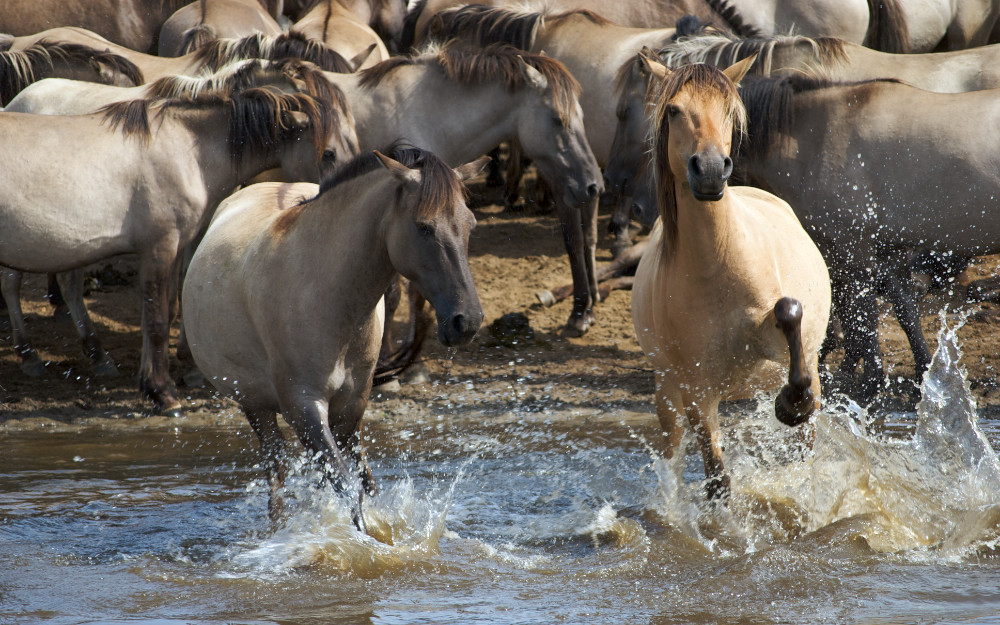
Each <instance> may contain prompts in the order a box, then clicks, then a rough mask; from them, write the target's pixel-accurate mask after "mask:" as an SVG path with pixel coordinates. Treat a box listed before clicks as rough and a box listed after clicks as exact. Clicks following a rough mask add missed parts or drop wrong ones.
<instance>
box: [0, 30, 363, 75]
mask: <svg viewBox="0 0 1000 625" xmlns="http://www.w3.org/2000/svg"><path fill="white" fill-rule="evenodd" d="M39 42H54V43H73V44H79V45H82V46H87V47H88V48H94V49H96V50H103V51H105V52H106V53H109V54H114V55H117V56H118V57H122V58H123V59H125V60H126V61H127V62H129V63H130V64H131V65H133V66H135V67H137V68H138V73H139V79H138V81H137V82H136V83H135V84H141V83H142V82H146V81H149V82H151V81H154V80H157V79H159V78H164V77H166V76H192V75H196V74H200V73H203V72H214V71H217V70H219V69H221V68H223V67H224V66H226V65H227V64H229V63H232V62H233V61H238V60H242V59H249V58H259V59H266V60H272V61H277V60H281V59H285V58H298V59H301V60H304V61H310V62H312V63H315V64H316V65H318V66H319V67H321V68H323V69H325V70H327V71H331V72H352V71H354V69H355V67H356V61H355V60H349V59H345V58H344V57H342V56H341V55H339V54H338V53H336V52H335V51H333V50H330V49H329V48H327V47H326V46H325V45H323V44H322V43H319V42H317V41H311V40H309V39H307V38H305V37H304V36H302V35H300V34H295V33H285V34H281V35H278V36H276V37H269V36H266V35H262V34H260V33H258V34H254V35H248V36H246V37H243V38H241V39H216V40H213V41H210V42H208V43H206V44H205V45H203V46H202V47H201V48H199V49H198V50H196V51H194V52H190V53H188V54H185V55H183V56H179V57H161V56H155V55H152V54H145V53H142V52H136V51H134V50H129V49H128V48H125V47H123V46H119V45H116V44H114V43H112V42H110V41H108V40H107V39H104V38H103V37H101V36H100V35H98V34H96V33H93V32H91V31H88V30H85V29H83V28H72V27H61V28H52V29H50V30H46V31H43V32H40V33H36V34H34V35H30V36H25V37H15V38H14V41H13V42H12V46H11V50H24V49H25V48H28V47H30V46H32V45H34V44H36V43H39ZM362 60H363V59H362Z"/></svg>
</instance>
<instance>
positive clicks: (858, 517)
mask: <svg viewBox="0 0 1000 625" xmlns="http://www.w3.org/2000/svg"><path fill="white" fill-rule="evenodd" d="M959 327H960V326H959ZM959 327H956V328H949V327H948V325H947V322H946V320H945V319H944V317H943V316H942V328H941V330H940V331H939V333H938V349H937V351H936V353H935V355H934V359H933V362H932V364H931V367H930V369H929V371H928V372H927V373H926V374H925V376H924V380H923V384H922V397H923V399H922V401H921V402H920V403H919V404H918V406H917V414H916V426H915V429H914V431H913V433H912V435H911V436H910V437H906V438H900V437H898V436H897V437H890V436H887V435H877V434H872V433H870V432H869V431H868V428H867V427H866V424H867V423H868V422H869V416H868V415H867V413H866V412H865V410H864V409H862V408H860V407H859V406H857V405H856V404H854V403H853V402H850V401H844V402H842V403H840V404H835V405H832V406H825V407H824V410H823V411H822V412H821V413H819V414H817V415H816V416H815V417H814V418H813V420H812V422H811V424H810V425H809V426H807V428H808V429H802V430H793V429H790V428H784V427H783V426H781V425H780V424H778V423H777V421H776V420H775V419H774V417H773V414H770V412H769V410H770V409H769V407H770V403H769V402H761V403H760V405H759V407H758V408H757V410H755V411H754V413H755V414H754V415H753V416H751V417H750V418H743V419H742V420H741V421H740V422H739V423H736V424H735V425H733V427H732V428H731V429H730V430H729V431H728V432H726V433H725V435H726V437H727V439H728V440H727V441H726V453H727V457H726V462H727V467H728V469H729V472H730V475H731V478H732V486H733V496H732V499H731V501H730V504H729V505H728V506H721V505H713V504H708V503H705V502H704V501H703V499H704V494H703V491H702V490H701V483H700V482H699V481H698V478H699V477H700V476H699V475H698V474H697V473H696V471H697V469H695V470H694V471H691V472H690V473H686V471H685V469H684V466H683V459H681V460H680V461H678V460H677V459H676V458H675V460H674V461H671V462H669V463H668V462H666V461H663V460H657V461H656V462H655V463H654V470H655V471H656V474H657V476H658V477H659V480H660V492H659V494H658V495H657V496H658V497H662V500H661V501H659V502H653V503H652V504H651V505H652V507H654V508H656V509H657V510H658V511H659V513H660V515H661V516H662V517H663V518H664V519H665V520H666V521H667V522H668V523H669V524H670V525H671V526H672V527H674V528H675V529H677V530H678V531H680V532H681V533H683V534H684V535H686V536H689V537H692V538H694V539H696V540H697V541H698V542H700V543H701V544H702V545H703V546H704V548H706V549H708V550H710V551H714V552H717V553H719V554H720V555H728V554H732V553H750V552H754V551H756V550H758V549H759V548H762V547H764V546H765V545H768V544H773V541H786V540H792V539H795V538H796V537H798V536H802V535H804V534H808V533H814V532H819V531H820V530H822V529H823V528H826V527H828V526H830V525H832V524H835V523H841V522H844V521H845V520H846V519H852V520H853V521H855V522H856V524H857V528H858V529H857V531H858V533H859V535H860V536H861V537H862V538H863V539H864V541H865V542H866V544H867V546H868V547H869V548H870V549H873V550H875V551H878V552H908V551H913V552H914V553H919V552H920V551H925V550H928V549H933V550H934V551H935V553H937V554H939V555H940V554H942V553H945V554H947V553H951V554H954V555H956V556H960V555H961V554H962V553H966V552H968V551H969V550H971V549H975V548H977V547H983V546H986V547H989V548H991V549H995V548H996V545H995V544H993V543H1000V539H998V536H1000V494H998V493H1000V459H998V457H997V454H996V452H995V451H994V450H993V449H992V447H991V446H990V444H989V442H988V441H987V439H986V436H985V435H984V434H983V432H982V430H981V429H980V428H979V426H978V424H977V413H976V404H975V400H974V399H973V396H972V394H971V391H970V389H969V385H968V382H967V380H966V378H965V373H964V371H963V370H962V368H961V366H960V364H959V360H960V357H961V350H960V349H959V347H958V339H957V335H956V333H957V331H958V329H959ZM810 439H811V448H810V444H809V443H810ZM685 477H686V478H687V479H685ZM692 480H693V482H692Z"/></svg>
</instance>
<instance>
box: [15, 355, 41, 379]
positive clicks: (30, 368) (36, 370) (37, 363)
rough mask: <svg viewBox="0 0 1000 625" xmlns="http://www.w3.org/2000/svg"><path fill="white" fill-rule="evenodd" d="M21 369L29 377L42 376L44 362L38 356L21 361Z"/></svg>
mask: <svg viewBox="0 0 1000 625" xmlns="http://www.w3.org/2000/svg"><path fill="white" fill-rule="evenodd" d="M21 371H23V372H24V375H26V376H28V377H29V378H44V377H45V363H44V362H42V359H41V358H39V357H38V356H35V357H33V358H30V359H28V360H25V361H24V362H22V363H21Z"/></svg>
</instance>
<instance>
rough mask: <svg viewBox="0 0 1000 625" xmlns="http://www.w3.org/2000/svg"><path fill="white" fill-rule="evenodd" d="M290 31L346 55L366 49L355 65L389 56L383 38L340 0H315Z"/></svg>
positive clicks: (354, 54)
mask: <svg viewBox="0 0 1000 625" xmlns="http://www.w3.org/2000/svg"><path fill="white" fill-rule="evenodd" d="M289 31H290V32H294V33H302V34H303V35H305V36H306V37H307V38H309V39H314V40H316V41H321V42H323V43H324V44H325V45H326V46H327V47H329V48H330V49H332V50H336V51H337V52H339V53H340V54H341V55H342V56H344V57H345V58H355V57H358V56H359V55H360V54H362V53H364V52H368V53H369V54H368V57H367V58H366V59H365V60H364V62H363V63H361V64H359V65H357V67H358V69H363V68H366V67H371V66H372V65H374V64H376V63H381V62H382V61H386V60H388V59H389V50H388V49H387V48H386V46H385V43H384V42H383V41H382V38H381V37H379V36H378V34H377V33H376V32H375V31H374V30H373V29H372V27H371V26H369V25H368V24H366V23H365V22H363V21H362V20H361V19H360V18H359V17H358V16H357V15H356V14H355V13H354V12H353V11H351V10H350V9H349V8H348V7H347V5H345V4H344V3H343V1H342V0H317V1H316V2H315V3H314V4H313V6H312V8H311V9H309V10H308V11H307V12H306V13H305V14H304V15H303V16H302V17H301V18H300V19H298V20H297V21H296V22H295V23H294V24H293V25H292V27H291V28H290V29H289Z"/></svg>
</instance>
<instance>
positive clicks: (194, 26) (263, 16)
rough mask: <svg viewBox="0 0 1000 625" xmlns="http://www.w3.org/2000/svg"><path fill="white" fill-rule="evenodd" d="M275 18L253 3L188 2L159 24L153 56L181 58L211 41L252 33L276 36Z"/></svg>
mask: <svg viewBox="0 0 1000 625" xmlns="http://www.w3.org/2000/svg"><path fill="white" fill-rule="evenodd" d="M279 13H280V12H279ZM276 18H277V15H271V14H270V13H268V11H267V10H266V7H264V6H262V5H261V4H260V3H259V2H257V0H199V1H198V2H192V3H191V4H187V5H185V6H183V7H181V8H179V9H177V11H175V12H174V13H173V15H171V16H170V17H169V18H167V21H165V22H164V23H163V27H162V28H160V37H159V43H158V50H157V54H159V55H160V56H182V55H184V54H187V53H188V52H193V51H195V50H197V49H198V48H200V47H201V46H203V45H204V44H206V43H208V42H209V41H212V40H214V39H240V38H242V37H246V36H247V35H252V34H254V33H262V34H264V35H268V36H270V37H277V36H278V35H280V34H281V33H282V29H281V26H279V25H278V22H277V21H276Z"/></svg>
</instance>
